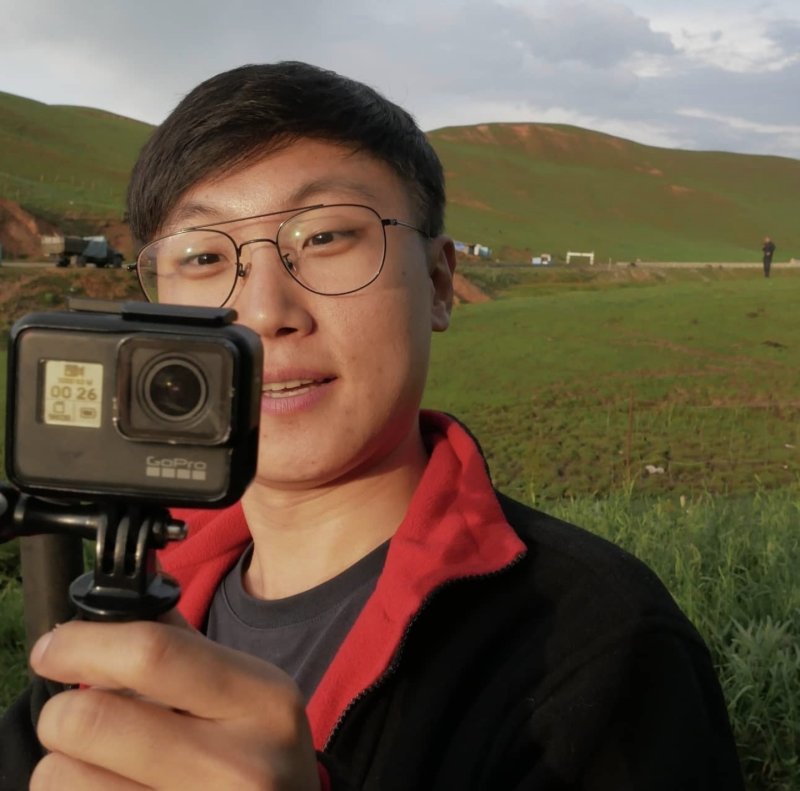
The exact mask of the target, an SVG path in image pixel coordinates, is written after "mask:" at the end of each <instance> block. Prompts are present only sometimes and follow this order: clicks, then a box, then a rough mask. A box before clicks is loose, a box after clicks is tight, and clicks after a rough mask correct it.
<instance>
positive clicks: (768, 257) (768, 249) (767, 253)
mask: <svg viewBox="0 0 800 791" xmlns="http://www.w3.org/2000/svg"><path fill="white" fill-rule="evenodd" d="M761 252H762V253H764V277H769V270H770V267H771V266H772V256H773V255H774V254H775V242H773V241H772V239H770V238H769V236H765V237H764V245H763V246H762V248H761Z"/></svg>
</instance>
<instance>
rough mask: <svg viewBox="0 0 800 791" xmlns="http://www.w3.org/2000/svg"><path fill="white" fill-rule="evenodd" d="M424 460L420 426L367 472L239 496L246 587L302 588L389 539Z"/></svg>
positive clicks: (262, 594) (268, 590)
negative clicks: (246, 540)
mask: <svg viewBox="0 0 800 791" xmlns="http://www.w3.org/2000/svg"><path fill="white" fill-rule="evenodd" d="M427 460H428V456H427V452H426V451H425V447H424V445H423V442H422V439H421V437H420V436H419V433H418V432H416V431H415V432H414V433H413V435H412V436H410V437H409V438H408V439H407V441H406V442H405V443H403V444H401V445H400V446H398V447H397V448H396V450H395V452H394V453H392V454H390V455H389V456H387V457H386V458H385V459H383V460H382V461H381V463H380V465H378V466H374V467H372V468H371V469H370V470H369V474H368V475H363V474H362V475H353V476H351V477H349V478H348V479H347V480H345V481H341V480H340V481H336V482H335V483H333V484H331V485H328V486H323V487H318V488H314V489H310V490H302V491H296V490H285V489H274V488H271V487H269V486H268V485H266V484H264V483H258V482H256V483H255V484H253V485H252V486H251V487H250V489H249V490H248V492H247V494H246V495H245V496H244V498H243V500H242V506H243V508H244V513H245V517H246V518H247V523H248V526H249V528H250V532H251V534H252V536H253V542H254V550H253V557H252V560H251V562H250V565H249V567H248V569H247V570H246V572H245V575H244V585H245V588H246V590H247V591H248V592H249V593H250V594H252V595H253V596H257V597H259V598H263V599H281V598H286V597H287V596H292V595H294V594H296V593H301V592H302V591H305V590H309V589H310V588H313V587H315V586H316V585H319V584H321V583H323V582H325V581H326V580H329V579H331V578H333V577H335V576H336V575H337V574H339V573H341V572H342V571H344V570H345V569H347V568H349V567H350V566H352V565H353V564H354V563H356V562H357V561H358V560H360V559H361V558H362V557H364V556H365V555H366V554H368V553H369V552H371V551H372V550H373V549H375V548H376V547H378V546H379V545H380V544H382V543H383V542H384V541H386V540H388V539H389V538H391V537H392V535H394V533H395V531H396V530H397V528H398V527H399V525H400V523H401V522H402V521H403V518H404V517H405V515H406V511H407V510H408V505H409V502H410V501H411V497H412V496H413V494H414V491H415V489H416V487H417V484H418V483H419V481H420V478H421V477H422V474H423V472H424V470H425V465H426V464H427Z"/></svg>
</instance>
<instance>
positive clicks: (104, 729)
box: [37, 689, 267, 789]
mask: <svg viewBox="0 0 800 791" xmlns="http://www.w3.org/2000/svg"><path fill="white" fill-rule="evenodd" d="M37 733H38V735H39V739H40V741H41V743H42V744H43V745H44V746H45V747H46V748H47V749H49V750H53V751H55V752H54V753H51V754H59V753H60V754H64V755H65V756H66V755H68V756H69V757H70V759H71V760H73V761H75V762H76V765H75V766H72V767H71V768H72V769H73V770H74V773H75V774H76V775H80V774H81V772H83V771H84V766H86V767H96V768H97V769H98V773H97V778H98V779H102V777H103V776H107V777H125V778H129V779H130V780H132V781H134V782H136V783H141V784H142V787H148V788H151V787H152V788H156V787H162V786H165V785H166V787H175V786H173V785H170V778H172V779H173V780H174V781H175V782H178V781H179V782H180V783H182V784H184V785H183V787H186V788H199V787H205V788H213V787H216V786H217V785H218V784H215V778H220V777H222V776H225V777H226V778H227V780H228V781H231V780H232V779H233V776H232V774H231V771H232V770H231V767H230V765H229V763H228V761H229V756H230V755H232V754H236V752H235V751H236V747H237V746H239V745H237V744H236V742H241V741H242V737H241V735H240V733H239V731H238V730H235V731H233V732H231V731H227V730H225V729H221V728H220V727H219V725H218V724H217V723H215V722H213V721H211V720H203V719H198V718H196V717H189V716H186V715H183V714H178V713H177V712H174V711H171V710H168V709H164V708H162V707H155V706H153V705H152V704H150V703H147V702H145V701H142V700H140V699H137V698H131V697H127V696H121V695H118V694H116V693H114V692H110V691H107V690H103V691H101V690H94V689H86V690H73V691H70V692H64V693H62V694H60V695H56V696H55V697H54V698H52V699H51V700H49V701H48V702H47V704H46V705H45V707H44V708H43V709H42V713H41V716H40V718H39V723H38V726H37ZM178 733H179V734H180V735H181V738H180V739H177V738H175V735H176V734H178ZM132 746H135V749H131V747H132ZM243 754H245V753H240V756H241V755H243ZM258 755H260V761H259V762H258V764H257V765H255V766H246V765H244V761H242V760H240V761H239V764H238V768H237V771H238V772H239V779H240V780H242V781H245V780H246V779H247V778H254V777H259V776H263V775H264V772H265V767H266V765H267V761H266V751H265V750H262V751H261V752H260V754H258ZM62 787H69V786H59V788H62ZM80 787H81V788H82V786H80ZM98 787H103V788H115V789H116V787H117V786H115V785H111V784H107V785H106V786H98ZM136 787H137V788H138V787H139V786H138V785H137V786H136ZM238 787H246V785H245V786H238ZM123 788H127V786H123Z"/></svg>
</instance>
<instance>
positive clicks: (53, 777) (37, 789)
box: [29, 753, 147, 791]
mask: <svg viewBox="0 0 800 791" xmlns="http://www.w3.org/2000/svg"><path fill="white" fill-rule="evenodd" d="M29 788H30V791H109V789H114V791H146V789H147V786H143V785H140V784H139V783H136V782H134V781H133V780H126V779H125V778H124V777H119V776H115V775H113V774H111V773H110V772H107V771H106V770H105V769H101V768H99V767H97V766H91V765H90V764H86V763H84V762H83V761H76V760H75V759H74V758H70V757H69V756H66V755H61V754H60V753H49V754H48V755H46V756H45V757H44V758H42V760H41V761H39V763H38V764H36V768H35V769H34V770H33V775H32V776H31V782H30V785H29Z"/></svg>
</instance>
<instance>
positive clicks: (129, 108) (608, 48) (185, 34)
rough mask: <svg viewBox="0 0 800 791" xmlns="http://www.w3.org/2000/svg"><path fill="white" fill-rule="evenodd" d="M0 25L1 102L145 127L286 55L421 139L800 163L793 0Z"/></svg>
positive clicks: (51, 4) (195, 6) (540, 2)
mask: <svg viewBox="0 0 800 791" xmlns="http://www.w3.org/2000/svg"><path fill="white" fill-rule="evenodd" d="M0 17H2V18H3V20H4V22H3V24H4V54H3V74H2V77H0V90H8V91H10V92H12V93H19V94H21V95H23V96H30V97H32V98H36V99H39V100H42V101H47V102H50V103H69V104H84V105H90V106H97V107H101V108H103V109H108V110H111V111H113V112H118V113H121V114H123V115H129V116H132V117H134V118H140V119H142V120H146V121H149V122H152V123H158V122H159V121H161V120H162V119H163V118H164V117H165V116H166V114H167V113H168V112H169V111H170V109H171V108H172V107H173V106H174V105H175V104H176V103H177V102H178V101H179V100H180V98H181V97H182V96H183V95H185V94H186V93H187V92H188V91H189V90H191V89H192V88H193V87H194V86H195V85H196V84H198V83H199V82H200V81H202V80H204V79H206V78H208V77H210V76H211V75H213V74H215V73H218V72H220V71H223V70H225V69H228V68H232V67H234V66H238V65H241V64H242V63H253V62H266V61H275V60H281V59H297V60H307V61H310V62H312V63H316V64H318V65H320V66H324V67H326V68H332V69H334V70H337V71H340V72H342V73H344V74H347V75H349V76H352V77H354V78H356V79H360V80H362V81H364V82H367V83H368V84H370V85H373V86H374V87H376V88H377V89H378V90H380V91H381V92H383V93H385V94H386V95H387V96H388V97H389V98H391V99H393V100H394V101H397V102H398V103H400V104H402V105H403V106H405V107H407V108H408V109H409V110H410V111H411V112H412V113H413V114H414V115H415V116H416V117H417V119H418V120H419V122H420V123H421V125H422V126H423V128H427V129H431V128H435V127H440V126H446V125H454V124H466V123H479V122H485V121H492V120H498V121H499V120H515V121H546V122H562V123H575V124H578V125H584V126H589V127H590V128H595V129H599V130H601V131H606V132H611V133H613V134H621V135H622V136H625V137H629V138H632V139H635V140H639V141H640V142H645V143H651V144H655V145H675V146H681V147H688V148H727V149H729V150H736V151H752V152H759V153H783V154H786V155H790V156H796V157H800V145H798V144H797V142H796V137H795V135H794V133H793V131H792V130H793V129H794V128H795V127H796V126H797V125H798V124H800V103H798V102H797V100H796V93H797V85H800V9H798V8H797V6H796V5H795V0H769V2H760V3H757V4H754V3H753V2H751V1H750V0H724V2H723V0H671V2H670V3H668V4H666V3H664V2H663V1H662V0H619V1H618V2H612V0H435V1H434V0H406V2H404V3H402V4H397V3H376V2H374V0H337V2H336V3H332V2H329V0H294V2H292V3H263V2H261V0H226V2H225V3H224V4H220V3H218V2H215V1H214V2H212V0H194V1H193V2H190V0H171V1H170V2H166V3H165V2H162V1H161V0H138V2H137V3H128V2H124V0H107V1H106V2H103V3H98V2H96V0H70V2H69V3H64V2H61V0H27V2H26V3H24V4H23V3H19V2H18V1H17V0H0ZM78 42H88V44H85V45H80V46H79V45H78ZM687 108H688V109H689V110H690V111H694V110H702V111H703V112H704V113H706V115H704V116H703V115H699V114H696V113H695V114H691V113H690V114H686V112H682V111H685V110H686V109H687ZM724 119H727V121H726V120H724ZM731 119H739V121H741V122H742V123H732V122H731ZM773 127H774V128H773Z"/></svg>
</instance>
